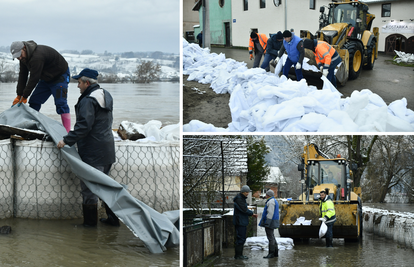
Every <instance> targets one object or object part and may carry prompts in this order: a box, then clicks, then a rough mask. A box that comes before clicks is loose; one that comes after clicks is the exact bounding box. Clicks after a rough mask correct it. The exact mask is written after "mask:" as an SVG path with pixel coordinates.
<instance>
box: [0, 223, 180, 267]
mask: <svg viewBox="0 0 414 267" xmlns="http://www.w3.org/2000/svg"><path fill="white" fill-rule="evenodd" d="M80 224H82V219H76V220H31V219H5V220H0V226H4V225H9V226H11V228H12V232H11V233H10V234H8V235H0V255H1V256H0V266H2V267H4V266H21V267H25V266H28V267H29V266H30V267H37V266H39V267H44V266H64V267H66V266H68V267H73V266H77V267H83V266H85V267H89V266H111V267H113V266H119V267H126V266H179V248H178V247H173V248H168V249H167V251H166V252H164V253H161V254H152V253H150V252H149V250H148V249H147V248H145V246H144V243H143V242H142V241H141V240H140V239H139V238H137V237H135V236H134V235H133V234H132V232H131V231H130V230H129V229H128V228H127V227H126V226H125V225H123V224H121V227H112V226H107V225H104V224H102V223H100V222H98V227H96V228H85V227H82V226H80Z"/></svg>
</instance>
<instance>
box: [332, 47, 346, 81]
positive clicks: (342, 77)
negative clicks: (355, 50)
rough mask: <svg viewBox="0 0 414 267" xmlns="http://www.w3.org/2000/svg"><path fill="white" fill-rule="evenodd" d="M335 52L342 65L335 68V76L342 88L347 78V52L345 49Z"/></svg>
mask: <svg viewBox="0 0 414 267" xmlns="http://www.w3.org/2000/svg"><path fill="white" fill-rule="evenodd" d="M337 52H338V54H339V56H340V57H341V59H342V63H341V65H340V66H339V67H338V68H337V70H336V74H335V76H336V80H337V81H338V82H339V83H340V84H341V85H342V86H344V85H345V84H346V82H347V81H348V76H349V52H348V50H346V49H337Z"/></svg>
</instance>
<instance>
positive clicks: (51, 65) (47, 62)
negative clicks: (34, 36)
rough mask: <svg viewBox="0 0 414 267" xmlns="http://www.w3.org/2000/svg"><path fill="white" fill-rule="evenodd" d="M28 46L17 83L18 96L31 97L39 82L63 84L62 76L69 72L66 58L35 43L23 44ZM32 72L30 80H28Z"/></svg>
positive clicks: (51, 49)
mask: <svg viewBox="0 0 414 267" xmlns="http://www.w3.org/2000/svg"><path fill="white" fill-rule="evenodd" d="M23 44H24V45H25V46H26V53H27V58H26V59H22V60H20V72H19V80H18V82H17V89H16V93H17V95H21V96H23V97H26V98H27V97H29V96H30V94H31V93H32V91H33V89H34V88H35V86H36V85H37V83H38V82H39V80H43V81H45V82H54V81H56V82H61V81H60V80H59V79H63V78H62V77H61V76H62V75H63V74H65V73H66V71H67V70H68V63H67V62H66V60H65V58H64V57H63V56H62V55H61V54H59V52H57V51H56V50H55V49H53V48H51V47H49V46H45V45H38V44H36V42H34V41H27V42H23ZM29 72H30V78H29V81H27V80H28V76H29Z"/></svg>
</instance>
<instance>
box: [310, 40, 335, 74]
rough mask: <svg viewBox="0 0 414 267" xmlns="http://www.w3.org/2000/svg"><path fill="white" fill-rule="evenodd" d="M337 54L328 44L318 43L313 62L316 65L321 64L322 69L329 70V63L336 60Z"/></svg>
mask: <svg viewBox="0 0 414 267" xmlns="http://www.w3.org/2000/svg"><path fill="white" fill-rule="evenodd" d="M338 57H339V54H338V53H337V52H336V50H335V48H333V47H332V46H331V45H330V44H328V43H327V42H325V41H318V44H317V45H316V47H315V60H316V63H317V64H318V65H322V64H323V68H324V69H327V68H329V65H331V62H332V61H334V60H336V59H337V58H338Z"/></svg>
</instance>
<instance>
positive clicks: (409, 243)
mask: <svg viewBox="0 0 414 267" xmlns="http://www.w3.org/2000/svg"><path fill="white" fill-rule="evenodd" d="M364 231H367V232H369V233H374V234H375V235H378V236H382V237H385V238H388V239H391V240H393V241H395V242H398V243H399V244H401V245H403V246H405V247H408V248H412V249H414V216H412V215H411V216H410V215H405V214H398V213H388V212H386V211H384V210H376V209H370V210H369V211H364Z"/></svg>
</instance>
